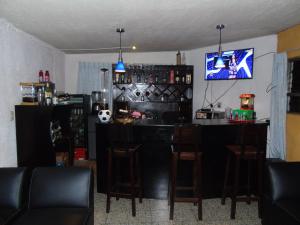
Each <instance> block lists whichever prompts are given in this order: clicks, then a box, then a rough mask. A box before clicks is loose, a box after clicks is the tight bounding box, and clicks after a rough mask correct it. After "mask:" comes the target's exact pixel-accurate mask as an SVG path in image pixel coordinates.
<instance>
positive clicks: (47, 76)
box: [44, 70, 50, 82]
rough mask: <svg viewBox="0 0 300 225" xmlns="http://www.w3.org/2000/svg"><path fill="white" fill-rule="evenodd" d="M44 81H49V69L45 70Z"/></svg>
mask: <svg viewBox="0 0 300 225" xmlns="http://www.w3.org/2000/svg"><path fill="white" fill-rule="evenodd" d="M44 81H45V82H50V74H49V71H48V70H46V72H45V77H44Z"/></svg>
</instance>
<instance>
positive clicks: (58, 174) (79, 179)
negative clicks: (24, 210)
mask: <svg viewBox="0 0 300 225" xmlns="http://www.w3.org/2000/svg"><path fill="white" fill-rule="evenodd" d="M91 178H92V177H91V170H90V169H87V168H76V167H70V168H55V167H52V168H36V169H35V170H34V171H33V173H32V179H31V186H30V200H29V208H51V207H52V208H64V207H66V208H76V207H78V208H80V207H82V208H88V207H89V203H90V202H89V201H90V199H89V194H90V190H91V189H90V186H91V183H92V181H91Z"/></svg>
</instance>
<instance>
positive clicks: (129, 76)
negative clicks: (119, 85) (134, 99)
mask: <svg viewBox="0 0 300 225" xmlns="http://www.w3.org/2000/svg"><path fill="white" fill-rule="evenodd" d="M131 82H132V78H131V74H128V75H127V84H131Z"/></svg>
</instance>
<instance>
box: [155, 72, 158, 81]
mask: <svg viewBox="0 0 300 225" xmlns="http://www.w3.org/2000/svg"><path fill="white" fill-rule="evenodd" d="M155 83H158V75H157V74H156V75H155Z"/></svg>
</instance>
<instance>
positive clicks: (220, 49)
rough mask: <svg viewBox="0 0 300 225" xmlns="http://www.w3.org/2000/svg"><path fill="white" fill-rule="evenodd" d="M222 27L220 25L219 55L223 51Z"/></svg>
mask: <svg viewBox="0 0 300 225" xmlns="http://www.w3.org/2000/svg"><path fill="white" fill-rule="evenodd" d="M221 30H222V28H221V27H220V28H219V31H220V39H219V56H221V54H222V53H221V51H222V48H221V40H222V35H221V33H222V31H221Z"/></svg>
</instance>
